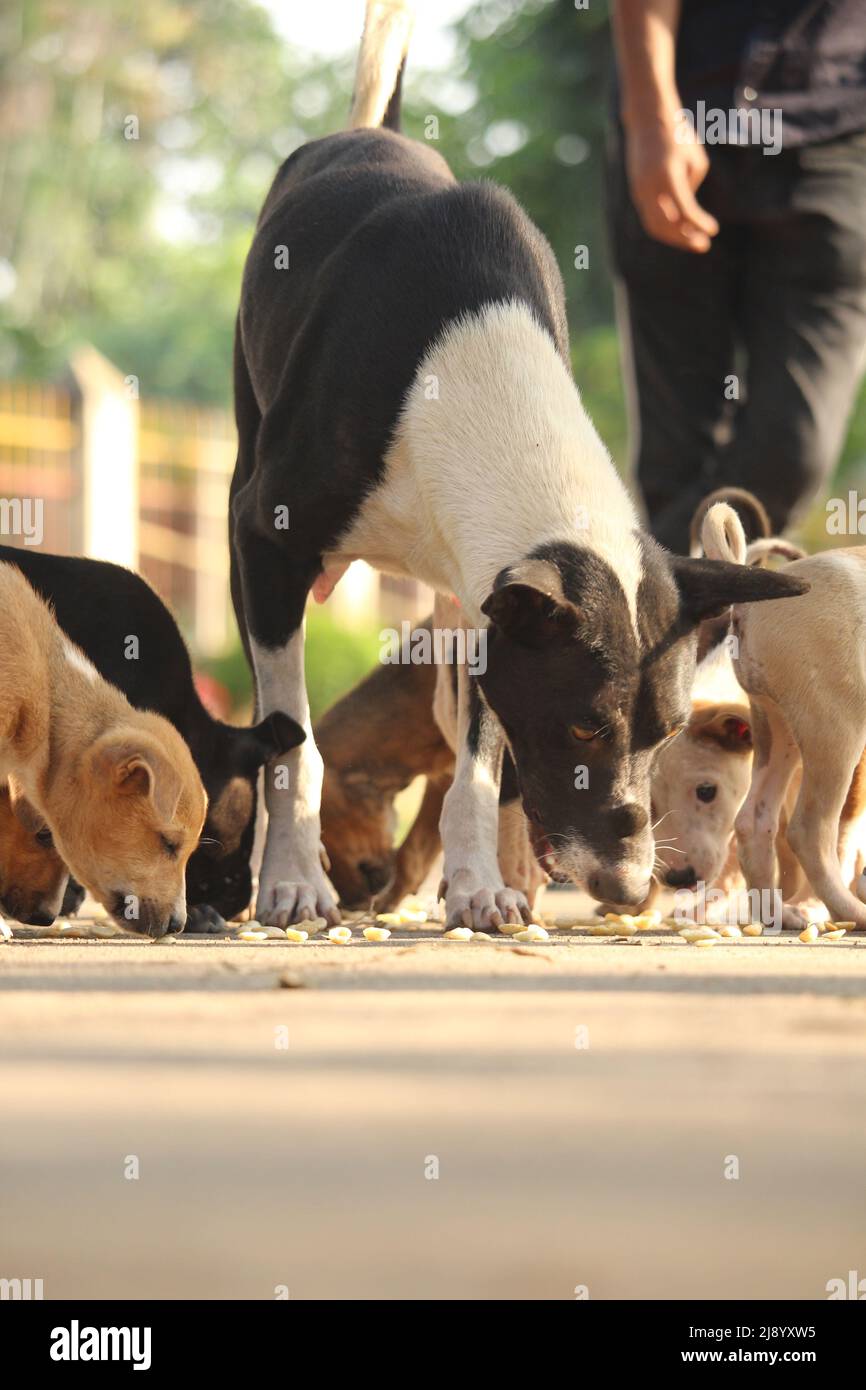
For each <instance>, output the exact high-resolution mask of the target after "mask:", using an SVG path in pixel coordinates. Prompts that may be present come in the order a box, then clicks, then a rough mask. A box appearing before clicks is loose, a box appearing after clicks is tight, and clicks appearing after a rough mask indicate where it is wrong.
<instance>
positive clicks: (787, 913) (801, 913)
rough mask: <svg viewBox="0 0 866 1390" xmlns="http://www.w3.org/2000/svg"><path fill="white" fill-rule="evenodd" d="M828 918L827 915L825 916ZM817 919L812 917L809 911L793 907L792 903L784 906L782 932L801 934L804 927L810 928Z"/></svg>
mask: <svg viewBox="0 0 866 1390" xmlns="http://www.w3.org/2000/svg"><path fill="white" fill-rule="evenodd" d="M824 916H825V917H826V913H825V914H824ZM814 920H815V918H813V917H810V916H809V914H808V911H807V910H804V909H803V908H802V907H792V906H791V904H790V903H783V904H782V930H783V931H795V932H801V931H802V930H803V928H804V927H808V925H809V923H810V922H813V921H814Z"/></svg>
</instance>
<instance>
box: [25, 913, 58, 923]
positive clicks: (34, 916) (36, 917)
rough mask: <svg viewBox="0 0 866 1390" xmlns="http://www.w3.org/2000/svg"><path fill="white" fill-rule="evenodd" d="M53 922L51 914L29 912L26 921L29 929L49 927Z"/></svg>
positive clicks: (52, 914)
mask: <svg viewBox="0 0 866 1390" xmlns="http://www.w3.org/2000/svg"><path fill="white" fill-rule="evenodd" d="M53 922H54V913H53V912H31V914H30V916H29V917H28V919H27V925H28V926H29V927H50V926H51V925H52V923H53Z"/></svg>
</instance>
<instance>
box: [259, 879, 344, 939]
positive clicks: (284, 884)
mask: <svg viewBox="0 0 866 1390" xmlns="http://www.w3.org/2000/svg"><path fill="white" fill-rule="evenodd" d="M310 878H311V879H316V881H314V882H306V883H304V882H298V881H296V880H294V879H278V880H277V881H276V883H274V884H272V885H270V886H268V885H267V884H264V885H263V886H262V887H260V888H259V897H258V902H257V904H256V918H257V919H258V921H259V922H261V923H262V924H263V925H264V926H267V927H291V926H292V925H293V924H294V923H296V922H312V921H313V920H314V919H315V918H316V917H324V919H325V921H326V922H327V923H328V926H329V927H335V926H336V925H337V924H338V922H339V921H340V909H339V908H338V907H337V903H336V900H335V898H334V895H333V893H332V892H331V888H330V886H329V884H328V881H327V879H326V878H325V876H324V874H323V875H322V876H321V878H318V875H310Z"/></svg>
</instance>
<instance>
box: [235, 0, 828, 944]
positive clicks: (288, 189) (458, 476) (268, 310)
mask: <svg viewBox="0 0 866 1390" xmlns="http://www.w3.org/2000/svg"><path fill="white" fill-rule="evenodd" d="M410 22H411V16H410V14H409V11H408V7H407V6H406V5H405V4H402V3H393V2H391V0H371V3H368V6H367V21H366V25H365V30H364V37H363V40H362V44H361V52H360V57H359V62H358V75H357V80H356V89H355V98H354V101H353V108H352V115H351V121H350V125H351V129H350V130H348V131H346V132H343V133H341V134H337V135H332V136H329V137H327V138H326V139H323V140H316V141H313V142H312V143H310V144H308V145H306V146H304V147H303V148H301V149H299V150H298V151H296V152H295V154H293V155H292V156H291V157H290V158H289V159H287V160H286V162H285V163H284V164H283V166H282V168H281V169H280V171H279V173H278V174H277V177H276V179H275V181H274V184H273V186H272V188H271V190H270V192H269V194H268V197H267V199H266V201H265V205H264V207H263V209H262V213H261V216H260V219H259V223H258V227H257V231H256V235H255V239H254V241H253V245H252V248H251V250H250V254H249V257H248V260H247V264H246V269H245V272H244V280H243V289H242V294H241V305H240V312H239V316H238V327H237V339H236V354H235V377H236V379H235V394H236V412H237V422H238V430H239V451H238V461H237V467H236V471H235V477H234V482H233V488H232V506H231V530H232V552H233V554H232V565H233V574H232V581H233V595H234V599H235V606H236V610H237V613H238V619H239V622H240V624H241V628H242V631H243V632H244V637H245V642H246V644H247V650H248V652H249V654H250V657H251V660H252V664H253V667H254V671H255V678H256V686H257V693H258V701H259V715H260V716H262V715H266V714H268V713H269V712H270V711H271V710H276V709H285V710H287V711H288V712H290V713H291V714H292V715H293V716H294V717H295V718H296V719H297V720H298V721H300V722H301V723H302V724H303V725H304V726H305V728H306V731H307V738H306V740H305V741H304V742H303V743H302V744H301V745H300V746H299V747H298V748H296V749H295V750H294V752H293V753H292V754H291V755H290V757H289V758H288V759H286V760H285V761H286V764H287V768H288V776H287V777H286V775H285V773H284V774H283V777H282V779H281V778H280V777H279V776H278V775H276V773H277V769H276V768H275V767H272V768H271V769H270V774H272V775H269V777H268V784H267V789H266V799H267V807H268V812H269V825H268V834H267V841H266V846H265V853H264V860H263V864H262V872H261V878H260V886H259V899H258V908H257V915H258V916H259V917H260V918H261V919H262V920H263V921H270V922H273V923H277V924H285V923H287V922H289V921H292V920H301V919H303V918H305V917H309V916H312V915H314V914H322V915H324V916H326V917H328V918H329V919H331V920H336V917H337V909H336V906H335V900H334V896H333V893H332V891H331V888H330V885H329V883H328V880H327V878H326V875H325V872H324V869H323V867H322V864H321V861H320V853H319V817H318V809H319V795H320V788H321V780H322V765H321V759H320V757H319V756H318V754H317V752H316V748H315V744H314V742H313V738H312V732H311V729H310V721H309V712H308V707H307V700H306V694H305V685H304V660H303V647H304V638H303V617H304V606H305V603H306V601H307V596H308V594H309V593H310V591H311V590H312V591H313V592H314V593H315V595H316V596H317V597H319V598H321V597H323V596H326V595H327V593H328V592H330V589H331V588H332V587H333V585H334V584H335V583H336V582H337V580H338V579H339V577H340V575H341V574H342V573H343V571H344V570H345V569H346V568H347V566H348V565H349V564H350V563H351V561H352V560H354V559H357V558H363V559H365V560H367V561H369V562H370V563H372V564H373V565H375V566H377V567H379V568H381V569H383V570H386V571H390V572H393V573H396V574H404V575H412V576H415V577H417V578H418V579H421V580H423V581H425V582H426V583H428V584H430V585H432V586H433V587H434V588H435V589H436V590H437V591H438V592H439V593H440V594H441V595H444V596H446V597H447V598H451V599H453V600H454V601H455V603H456V605H457V606H456V607H455V613H456V614H457V621H459V622H460V623H462V624H463V625H465V626H467V627H481V628H485V629H486V630H487V670H486V673H485V674H484V675H478V676H471V675H470V674H469V673H468V671H467V670H466V668H465V667H461V669H460V672H459V689H458V729H459V747H458V754H457V765H456V773H455V778H454V784H453V787H452V789H451V790H450V792H449V793H448V796H447V798H446V801H445V807H444V811H443V815H442V824H441V829H442V841H443V846H444V852H445V866H444V885H443V893H444V895H445V898H446V916H447V920H448V922H449V924H451V925H454V924H457V923H464V922H465V923H468V924H471V925H473V926H475V927H479V928H480V927H487V926H495V925H498V924H499V923H500V922H501V921H502V920H512V921H519V920H520V915H521V914H522V915H523V916H524V917H526V916H527V915H528V907H527V904H526V901H525V899H524V898H523V897H522V896H521V895H520V894H517V893H515V892H513V891H510V890H507V889H506V888H505V887H504V885H503V882H502V879H501V877H500V874H499V869H498V865H497V859H496V840H497V804H498V789H499V780H500V775H501V774H500V770H501V765H502V756H503V748H504V746H505V742H506V741H507V743H508V746H509V747H510V749H511V752H512V754H513V756H514V761H515V763H516V768H517V775H518V781H519V786H520V792H521V796H522V799H523V803H524V806H525V808H526V811H527V814H528V816H529V818H530V821H531V823H532V828H533V836H534V843H535V849H536V853H537V854H538V855H539V857H540V858H541V860H542V862H543V863H544V865H545V867H546V868H549V869H554V870H555V871H558V872H559V873H562V874H565V875H567V876H569V877H570V878H573V879H574V880H576V881H577V882H579V883H582V884H585V885H586V886H587V887H588V888H589V890H590V892H591V893H592V894H594V895H595V896H596V897H599V898H604V899H606V900H607V901H610V902H616V903H623V904H625V903H636V902H638V901H640V900H641V899H642V898H643V897H644V895H645V894H646V892H647V889H648V887H649V881H650V876H651V873H652V869H653V862H654V847H653V836H652V827H651V825H650V817H649V806H650V792H649V777H650V766H651V762H652V759H653V756H654V753H655V751H656V749H657V748H658V747H659V746H660V744H661V743H662V742H663V741H664V740H665V739H666V738H669V737H670V736H671V735H673V734H674V733H676V732H677V731H678V730H679V729H680V728H681V727H682V725H683V724H684V723H685V721H686V719H687V716H688V713H689V709H690V704H689V692H690V688H691V681H692V674H693V670H694V652H695V639H694V633H695V629H696V626H697V624H698V623H699V621H700V620H701V619H702V618H704V617H706V616H707V615H709V614H714V613H718V612H719V611H720V610H722V609H723V608H725V607H727V606H728V605H730V604H731V603H734V602H736V603H744V602H749V601H752V600H757V599H773V598H780V597H784V596H786V595H794V594H797V593H800V592H802V591H803V586H802V585H800V584H799V583H797V582H795V581H793V580H790V579H787V578H785V577H784V576H783V575H781V574H775V573H772V572H770V571H760V570H753V569H748V568H744V567H740V566H737V565H732V564H721V563H718V562H717V563H712V562H710V561H707V560H697V559H681V558H679V557H676V556H673V555H670V554H668V553H667V552H665V551H664V550H662V549H661V548H660V547H659V546H658V545H656V544H655V543H654V542H653V541H652V540H651V539H650V538H649V537H648V536H646V535H644V534H643V533H642V532H641V531H640V529H639V525H638V520H637V516H636V513H635V509H634V506H633V504H632V502H631V500H630V498H629V496H628V493H627V491H626V489H625V487H624V485H623V483H622V482H621V480H620V478H619V476H618V474H617V472H616V470H615V469H614V467H613V465H612V463H611V460H610V458H609V456H608V454H607V452H606V450H605V448H604V446H603V445H602V443H601V441H600V439H599V438H598V435H597V434H596V432H595V430H594V428H593V426H592V423H591V421H590V420H589V418H588V416H587V414H586V412H585V410H584V409H583V406H582V404H581V401H580V396H579V394H578V391H577V388H576V386H575V384H574V381H573V379H572V377H571V373H570V370H569V358H568V339H567V331H566V318H565V303H564V293H563V286H562V281H561V278H560V275H559V272H558V269H557V266H556V263H555V261H554V258H553V254H552V252H551V249H550V247H549V245H548V243H547V242H546V241H545V239H544V237H543V236H542V235H541V234H540V232H539V231H538V230H537V229H536V228H535V227H534V226H533V224H532V223H531V222H530V220H529V218H528V217H527V216H526V215H525V213H524V212H523V211H522V210H521V208H520V207H519V206H518V205H517V203H516V202H515V201H514V199H513V198H511V197H510V196H509V195H508V194H507V193H506V192H504V191H503V190H501V189H500V188H498V187H496V186H495V185H493V184H491V183H469V184H458V183H457V182H456V181H455V179H454V177H453V175H452V174H451V172H450V170H449V169H448V167H447V165H446V164H445V162H444V161H443V160H442V159H441V158H440V156H439V155H438V154H436V153H435V151H433V150H432V149H431V148H429V146H427V145H424V144H421V143H416V142H414V141H411V140H408V139H406V138H404V137H403V136H402V135H400V134H398V133H397V127H398V125H399V98H400V81H401V75H402V69H403V64H404V61H405V53H406V48H407V44H408V34H409V29H410ZM383 127H385V128H383ZM286 518H288V526H287V527H286ZM578 766H579V767H580V768H582V769H585V772H581V773H580V774H579V775H578V776H576V774H575V769H576V767H578ZM283 782H286V783H287V785H286V786H285V787H284V786H283V785H282V784H283ZM576 783H577V784H578V785H576Z"/></svg>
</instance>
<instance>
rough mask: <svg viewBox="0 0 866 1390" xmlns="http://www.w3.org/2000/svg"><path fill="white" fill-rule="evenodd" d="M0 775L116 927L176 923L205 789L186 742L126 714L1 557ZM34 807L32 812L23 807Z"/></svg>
mask: <svg viewBox="0 0 866 1390" xmlns="http://www.w3.org/2000/svg"><path fill="white" fill-rule="evenodd" d="M0 653H2V656H0V675H2V683H0V779H5V780H6V782H7V783H8V788H9V797H10V804H11V806H12V809H13V811H14V812H15V814H16V815H17V816H18V818H19V819H20V820H21V821H22V824H24V825H25V826H26V825H27V824H28V822H30V824H31V828H32V826H33V825H34V824H37V822H36V821H35V819H34V818H33V813H35V816H36V817H40V818H41V819H42V820H43V821H44V823H45V826H46V827H47V828H48V829H49V830H50V832H51V835H52V838H53V842H54V846H55V848H56V851H57V853H58V854H59V856H60V858H61V859H62V860H63V862H64V864H66V865H67V866H68V868H69V870H70V871H71V872H72V873H73V874H74V875H75V877H76V878H77V879H78V880H79V882H81V883H83V884H84V885H85V887H86V888H88V889H89V891H90V892H91V893H92V894H93V896H94V897H95V898H96V899H97V900H98V901H99V902H101V903H102V905H103V906H104V907H105V908H106V909H107V910H108V911H109V912H110V913H111V915H112V916H113V917H115V918H116V920H117V921H118V922H120V923H121V925H123V926H126V927H130V928H132V929H134V930H137V931H140V932H142V933H144V934H146V935H148V936H152V937H159V936H162V935H164V934H165V933H166V932H167V931H181V930H183V926H184V924H185V921H186V898H185V889H184V869H185V866H186V862H187V860H188V859H189V856H190V854H191V853H192V851H193V849H194V848H195V846H196V844H197V843H198V838H199V835H200V833H201V829H202V824H203V822H204V816H205V809H206V804H207V803H206V797H205V793H204V789H203V787H202V784H201V780H200V778H199V776H198V773H197V771H196V769H195V764H194V763H193V761H192V757H191V755H190V752H189V749H188V748H187V746H186V744H185V743H184V741H183V739H182V738H181V737H180V735H179V734H178V733H177V731H176V730H175V729H174V728H173V727H172V725H171V724H169V723H168V721H167V720H165V719H162V718H161V717H160V716H158V715H154V714H149V713H146V712H141V711H138V710H134V709H133V708H132V706H131V705H130V704H129V703H128V701H127V700H126V699H125V698H124V697H123V696H122V695H121V694H120V692H119V691H118V690H116V689H115V688H114V687H113V686H111V685H109V684H108V682H107V681H104V680H103V679H102V678H101V677H100V676H99V675H98V673H97V671H96V669H95V667H93V666H92V665H91V664H90V662H89V661H88V660H87V658H86V657H85V656H84V654H83V652H81V651H80V649H79V648H78V647H75V646H74V645H73V644H72V643H71V642H70V641H69V639H68V638H67V637H66V636H65V635H64V633H63V632H62V631H61V629H60V628H59V627H58V625H57V623H56V622H55V620H54V618H53V617H52V615H51V613H50V611H49V609H48V607H47V606H46V604H45V603H43V601H42V600H41V599H40V598H39V597H38V596H37V595H36V594H35V593H34V591H33V589H31V587H30V585H29V584H28V583H27V581H26V580H25V579H24V577H23V576H22V575H21V573H20V571H19V570H18V569H16V568H15V567H14V566H12V565H6V564H2V565H0ZM31 808H32V810H31Z"/></svg>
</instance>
